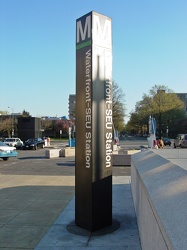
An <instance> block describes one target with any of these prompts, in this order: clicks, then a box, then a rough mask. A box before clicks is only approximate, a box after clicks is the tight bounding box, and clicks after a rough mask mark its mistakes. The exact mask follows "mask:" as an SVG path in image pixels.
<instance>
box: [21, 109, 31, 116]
mask: <svg viewBox="0 0 187 250" xmlns="http://www.w3.org/2000/svg"><path fill="white" fill-rule="evenodd" d="M29 116H31V115H30V114H29V112H27V111H25V109H24V110H23V112H22V117H29Z"/></svg>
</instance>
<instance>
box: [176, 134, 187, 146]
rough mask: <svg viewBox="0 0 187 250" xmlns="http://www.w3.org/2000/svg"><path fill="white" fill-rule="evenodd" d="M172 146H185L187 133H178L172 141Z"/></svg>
mask: <svg viewBox="0 0 187 250" xmlns="http://www.w3.org/2000/svg"><path fill="white" fill-rule="evenodd" d="M173 147H174V148H176V147H181V148H187V134H178V135H177V137H176V139H175V140H174V142H173Z"/></svg>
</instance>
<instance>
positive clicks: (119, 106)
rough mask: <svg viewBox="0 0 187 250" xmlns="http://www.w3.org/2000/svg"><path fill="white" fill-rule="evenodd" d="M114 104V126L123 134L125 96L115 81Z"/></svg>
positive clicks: (113, 90) (113, 87) (113, 89)
mask: <svg viewBox="0 0 187 250" xmlns="http://www.w3.org/2000/svg"><path fill="white" fill-rule="evenodd" d="M112 92H113V93H112V102H113V107H112V110H113V125H114V128H115V129H116V130H117V131H119V132H121V131H122V130H123V129H124V117H125V101H124V98H125V94H124V93H123V91H122V89H121V88H120V87H119V85H118V84H117V83H116V82H114V81H113V86H112Z"/></svg>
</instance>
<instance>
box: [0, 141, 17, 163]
mask: <svg viewBox="0 0 187 250" xmlns="http://www.w3.org/2000/svg"><path fill="white" fill-rule="evenodd" d="M17 155H18V153H17V151H16V148H15V147H12V146H8V145H7V144H5V143H4V142H0V158H2V159H3V160H4V161H7V160H8V158H9V157H16V156H17Z"/></svg>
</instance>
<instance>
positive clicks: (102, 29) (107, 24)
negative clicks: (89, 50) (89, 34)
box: [93, 15, 112, 44]
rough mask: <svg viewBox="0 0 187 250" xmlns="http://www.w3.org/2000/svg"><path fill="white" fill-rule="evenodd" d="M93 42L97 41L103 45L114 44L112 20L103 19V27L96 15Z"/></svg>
mask: <svg viewBox="0 0 187 250" xmlns="http://www.w3.org/2000/svg"><path fill="white" fill-rule="evenodd" d="M93 20H94V21H93V25H94V26H93V28H94V32H93V36H94V37H93V40H96V41H98V42H101V43H107V44H111V43H112V41H111V40H112V37H111V20H109V19H103V18H102V21H103V25H101V22H100V19H99V16H97V15H94V19H93Z"/></svg>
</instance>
